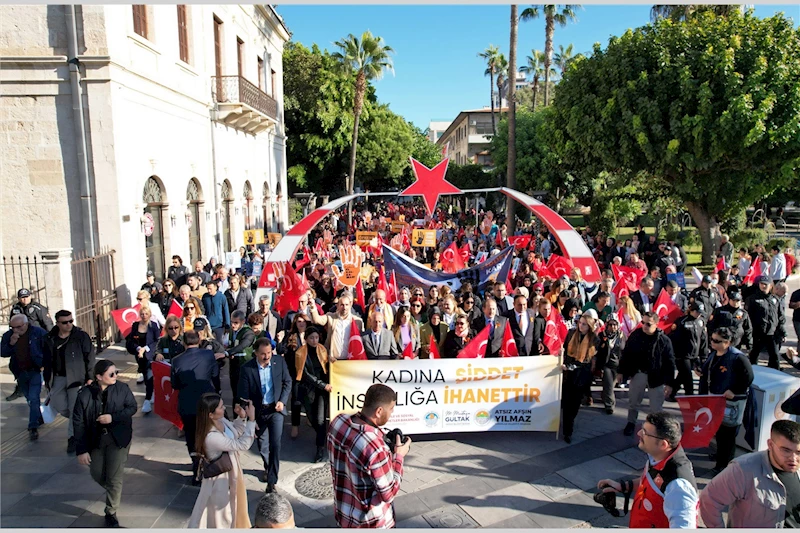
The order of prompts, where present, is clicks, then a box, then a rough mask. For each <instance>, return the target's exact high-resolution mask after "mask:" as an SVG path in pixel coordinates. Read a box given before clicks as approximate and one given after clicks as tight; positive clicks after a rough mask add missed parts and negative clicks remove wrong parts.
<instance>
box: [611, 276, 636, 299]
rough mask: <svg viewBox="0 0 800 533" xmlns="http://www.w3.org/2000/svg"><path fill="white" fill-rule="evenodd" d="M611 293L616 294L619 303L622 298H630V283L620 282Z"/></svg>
mask: <svg viewBox="0 0 800 533" xmlns="http://www.w3.org/2000/svg"><path fill="white" fill-rule="evenodd" d="M611 292H613V293H614V296H616V298H617V302H619V300H620V298H622V297H623V296H630V295H631V290H630V288H629V287H628V283H627V282H626V281H618V282H616V283H615V284H614V288H613V289H611Z"/></svg>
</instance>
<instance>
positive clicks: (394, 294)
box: [386, 270, 400, 304]
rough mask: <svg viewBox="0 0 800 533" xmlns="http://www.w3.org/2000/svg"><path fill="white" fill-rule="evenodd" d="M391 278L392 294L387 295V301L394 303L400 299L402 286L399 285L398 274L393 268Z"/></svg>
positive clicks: (390, 288)
mask: <svg viewBox="0 0 800 533" xmlns="http://www.w3.org/2000/svg"><path fill="white" fill-rule="evenodd" d="M391 280H392V283H391V285H390V287H389V290H390V291H391V295H389V294H387V295H386V303H388V304H393V303H395V302H396V301H398V300H399V299H400V288H399V287H398V286H397V274H395V272H394V270H392V275H391Z"/></svg>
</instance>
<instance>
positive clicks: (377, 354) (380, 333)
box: [361, 311, 400, 360]
mask: <svg viewBox="0 0 800 533" xmlns="http://www.w3.org/2000/svg"><path fill="white" fill-rule="evenodd" d="M369 326H370V329H369V330H367V331H365V332H364V333H362V334H361V342H363V343H364V351H365V352H366V353H367V359H379V360H386V359H397V356H398V354H399V353H400V350H399V348H398V346H397V342H396V341H395V339H394V335H393V334H392V332H391V331H389V330H388V329H385V328H384V327H383V313H381V312H380V311H373V312H372V315H370V317H369Z"/></svg>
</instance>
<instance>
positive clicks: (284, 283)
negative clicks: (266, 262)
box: [264, 261, 305, 317]
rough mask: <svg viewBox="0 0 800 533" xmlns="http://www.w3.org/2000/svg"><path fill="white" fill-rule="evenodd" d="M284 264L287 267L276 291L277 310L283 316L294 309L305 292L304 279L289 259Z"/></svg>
mask: <svg viewBox="0 0 800 533" xmlns="http://www.w3.org/2000/svg"><path fill="white" fill-rule="evenodd" d="M284 264H285V265H286V267H285V270H284V272H283V276H281V278H280V286H279V287H278V291H277V292H276V293H275V312H276V313H278V314H279V315H280V316H281V317H285V316H286V314H287V313H288V312H289V311H293V310H294V309H295V307H297V301H298V300H299V299H300V297H301V296H302V295H303V293H304V292H305V289H303V280H302V279H300V276H298V275H297V272H295V271H294V269H293V268H292V265H291V264H289V262H288V261H287V262H285V263H284ZM264 270H267V269H264Z"/></svg>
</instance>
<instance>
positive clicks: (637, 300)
mask: <svg viewBox="0 0 800 533" xmlns="http://www.w3.org/2000/svg"><path fill="white" fill-rule="evenodd" d="M654 286H655V284H654V282H653V278H651V277H650V276H645V277H644V278H642V281H641V282H640V283H639V290H638V291H636V292H634V293H632V294H631V300H633V305H634V307H636V310H637V311H639V314H641V315H642V316H644V314H645V313H647V312H649V311H652V310H653V304H654V303H655V301H656V299H655V297H654V296H653V295H652V294H653V287H654Z"/></svg>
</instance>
